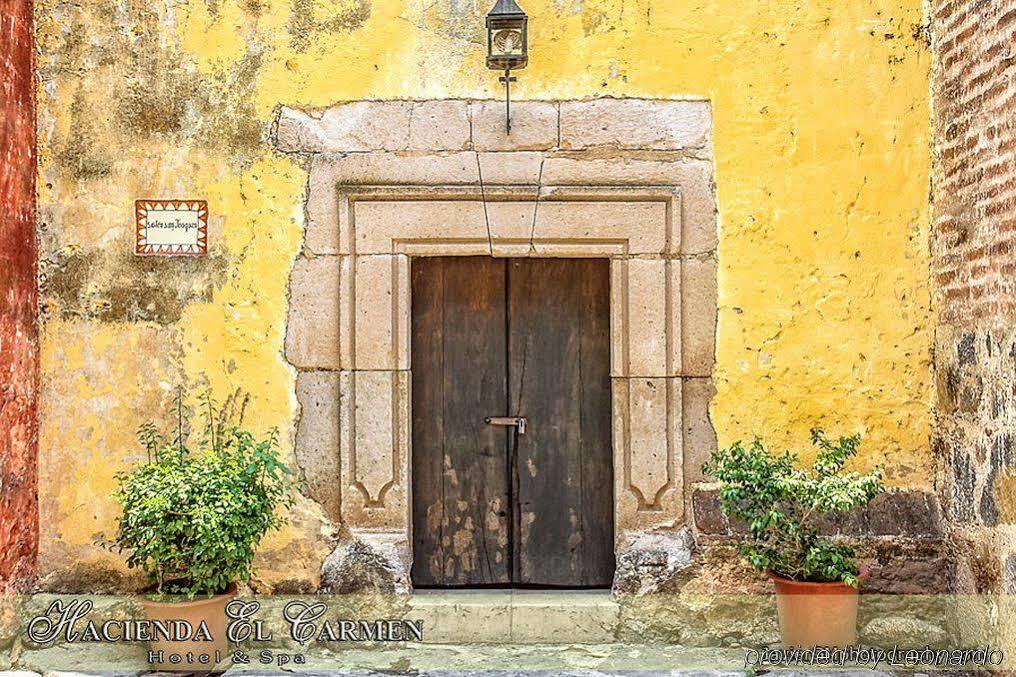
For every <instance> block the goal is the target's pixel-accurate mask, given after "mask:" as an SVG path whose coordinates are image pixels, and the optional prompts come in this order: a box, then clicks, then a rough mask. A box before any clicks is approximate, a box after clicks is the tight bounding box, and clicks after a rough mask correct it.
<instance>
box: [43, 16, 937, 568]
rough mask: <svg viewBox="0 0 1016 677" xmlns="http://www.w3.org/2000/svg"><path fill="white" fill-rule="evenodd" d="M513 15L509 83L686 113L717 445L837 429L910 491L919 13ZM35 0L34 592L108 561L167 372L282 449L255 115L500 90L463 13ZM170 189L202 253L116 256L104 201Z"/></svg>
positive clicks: (295, 244) (288, 541) (283, 233)
mask: <svg viewBox="0 0 1016 677" xmlns="http://www.w3.org/2000/svg"><path fill="white" fill-rule="evenodd" d="M524 4H525V5H526V7H525V8H526V10H527V11H528V12H529V14H530V17H531V23H530V26H531V29H532V35H531V59H530V66H529V67H528V68H527V69H526V70H525V71H523V72H521V73H520V74H519V82H518V85H517V88H516V92H517V94H518V96H519V97H523V98H534V99H572V98H583V97H594V96H605V95H608V96H609V95H612V96H634V97H666V98H670V97H680V96H692V97H707V98H709V99H710V100H711V103H712V108H713V110H714V115H715V119H714V130H715V136H714V146H715V155H716V162H717V177H718V195H719V204H720V220H721V233H720V246H719V260H720V269H719V305H720V308H719V313H720V321H719V345H718V356H717V357H718V368H717V371H716V374H715V383H716V389H717V395H716V398H715V400H714V405H713V408H712V412H711V414H712V418H713V422H714V424H715V427H716V430H717V432H718V434H719V438H720V443H721V444H726V443H729V442H731V441H732V440H734V439H736V438H739V437H744V436H750V435H752V434H755V433H758V434H761V435H764V436H765V437H766V438H767V439H768V440H770V441H771V442H772V443H773V444H774V445H775V446H781V445H791V444H792V445H794V446H796V447H798V448H803V447H805V446H807V445H806V440H807V429H808V428H809V427H810V426H812V425H814V424H816V423H820V424H822V425H824V426H825V427H826V428H827V429H828V430H830V431H831V432H841V431H842V432H854V431H859V432H863V433H864V434H865V442H864V445H863V453H864V456H863V458H862V459H861V461H860V463H859V465H860V466H862V467H870V466H871V465H873V464H875V463H884V464H885V465H886V466H887V471H888V475H889V477H890V480H891V481H892V483H894V484H897V485H902V486H918V487H923V488H927V487H930V486H931V484H932V482H933V463H932V456H931V453H930V450H929V448H928V438H929V433H930V425H931V404H932V399H933V390H932V378H931V371H930V354H931V342H932V339H931V328H930V327H931V320H930V297H929V284H928V280H927V270H928V247H927V236H928V205H927V202H928V200H927V197H928V175H929V167H930V155H929V134H930V129H929V110H928V103H927V92H928V71H929V52H928V46H927V44H926V41H925V39H924V38H923V37H922V32H923V26H924V16H923V12H922V3H921V2H918V1H917V0H859V1H857V2H849V3H844V2H840V1H834V0H823V1H821V2H804V1H803V0H795V1H794V2H786V3H758V2H755V1H749V0H722V1H720V2H716V1H709V2H707V1H705V0H698V1H693V2H678V3H675V2H672V1H670V0H602V1H600V2H589V1H583V2H579V1H578V0H575V1H571V0H569V1H568V2H561V0H530V2H529V3H524ZM36 6H37V10H36V16H37V21H38V31H37V35H38V41H39V46H40V54H41V60H40V65H39V66H40V84H39V91H38V98H39V102H40V110H39V144H40V158H41V165H40V172H39V193H40V211H39V226H38V233H39V238H40V241H41V243H42V255H41V259H42V260H43V262H44V272H45V275H44V279H43V284H44V295H43V299H42V301H43V305H44V307H45V309H46V315H45V316H44V323H43V327H42V337H41V342H42V358H41V359H42V367H41V370H42V384H43V386H42V387H43V390H42V400H41V406H42V411H43V417H42V421H43V425H42V429H41V431H40V473H41V478H40V483H41V484H40V496H41V497H42V506H41V514H42V523H43V525H44V528H43V533H42V535H41V541H40V548H41V552H40V557H41V560H40V561H41V568H42V573H43V575H44V576H47V577H49V580H51V581H57V580H58V579H61V580H64V581H65V582H66V581H67V580H68V579H67V577H66V575H65V574H66V572H67V571H68V568H69V567H71V566H76V567H78V569H79V570H80V567H82V566H87V563H88V562H93V561H94V562H96V563H97V564H96V566H97V567H99V569H101V570H102V571H103V572H104V574H103V575H104V576H105V577H106V580H109V579H110V578H111V574H109V571H108V570H109V569H110V568H111V567H112V570H114V571H119V569H116V566H117V564H116V561H115V558H112V556H110V555H105V554H101V551H100V550H98V549H97V548H96V547H95V546H94V544H93V542H94V539H95V538H96V537H97V536H98V535H101V534H102V533H103V532H104V530H108V529H109V527H110V525H111V523H112V518H113V515H114V506H113V505H112V502H111V499H110V498H109V495H110V491H111V489H112V481H113V480H112V477H113V473H114V472H115V470H116V469H118V468H121V467H124V465H125V464H127V463H129V462H130V461H131V460H132V459H134V458H135V457H136V453H137V450H136V448H135V446H134V445H133V441H132V431H133V430H134V429H135V428H136V427H137V425H138V424H139V423H140V422H141V421H142V420H143V419H144V418H145V417H147V416H150V415H152V413H153V412H158V411H160V408H162V407H164V406H165V404H166V403H167V402H168V399H169V393H170V392H171V389H172V387H173V386H175V385H176V384H177V383H179V382H186V383H192V384H193V383H199V382H205V381H207V382H208V383H210V384H211V385H212V386H213V388H215V389H216V390H217V391H219V392H231V391H232V390H233V389H235V388H236V387H241V388H243V389H245V390H248V391H250V393H251V394H252V396H253V399H254V409H253V410H252V417H251V418H250V420H251V421H254V422H255V424H256V425H258V426H260V427H263V428H268V427H271V426H279V427H280V428H281V430H282V431H283V432H284V437H287V439H288V438H291V436H292V434H293V422H294V419H295V417H296V414H297V403H296V399H295V395H294V392H295V391H294V375H293V373H292V371H291V369H290V368H289V367H288V366H287V364H286V362H285V360H284V359H283V358H282V355H281V350H282V343H283V336H284V333H285V327H284V321H285V317H286V305H287V301H286V281H287V280H288V278H289V271H290V268H291V267H292V263H293V260H294V258H295V256H296V254H297V251H298V249H299V246H300V242H301V238H302V228H303V213H302V210H301V206H300V205H302V203H303V199H304V197H303V196H304V191H305V181H306V168H305V167H304V166H302V165H301V163H300V161H299V160H298V159H297V160H294V159H291V158H288V157H283V156H281V155H279V154H276V153H275V152H273V151H272V150H270V148H269V145H268V143H267V138H268V133H269V128H270V125H271V121H272V119H273V116H274V111H275V110H276V108H277V106H279V105H282V104H284V105H290V106H296V107H300V108H313V107H324V106H328V105H331V104H333V103H335V102H336V101H345V100H358V99H367V98H374V99H391V98H407V99H408V98H413V99H422V98H488V97H500V96H501V90H500V85H499V84H498V82H497V80H496V74H492V73H490V72H489V71H487V70H486V68H485V67H484V62H483V55H484V42H483V29H482V16H483V14H484V13H485V12H486V11H487V10H488V9H489V7H487V6H486V3H484V2H480V1H479V0H455V1H454V2H439V3H430V2H423V1H422V0H336V1H335V2H323V1H320V0H185V1H183V2H179V3H170V4H152V3H149V2H145V1H144V0H123V1H122V2H116V3H114V2H112V0H82V1H81V2H78V3H73V4H68V3H62V2H56V1H55V0H40V1H39V2H38V3H37V5H36ZM181 195H186V196H193V197H195V198H201V199H206V200H208V201H209V205H210V211H211V214H212V216H211V221H210V224H209V228H210V241H211V248H210V251H209V256H208V258H207V259H205V260H203V261H202V262H197V263H185V264H179V265H170V264H168V263H166V264H165V265H163V264H162V263H159V264H146V263H140V262H137V261H134V260H132V259H130V257H129V256H127V252H129V251H130V248H131V246H132V238H133V232H132V227H131V209H132V207H131V205H132V204H133V200H135V199H137V198H153V197H173V196H181ZM147 266H152V267H147ZM131 289H135V290H137V292H138V293H137V297H138V298H137V299H134V298H132V297H131V295H130V290H131ZM145 299H147V301H146V300H145ZM68 477H73V478H75V481H74V482H70V483H68V482H66V478H68ZM297 510H298V515H299V517H298V519H297V520H296V521H295V522H294V524H293V525H291V526H290V527H289V528H287V529H286V530H285V531H283V532H282V533H280V534H278V535H276V536H274V537H273V538H272V540H271V541H270V542H269V543H267V544H266V547H265V549H264V550H265V552H264V555H263V563H264V567H263V572H262V580H263V581H264V585H266V586H269V587H270V586H271V585H272V581H289V583H286V585H290V584H292V585H295V584H293V583H292V580H293V579H294V577H295V578H299V577H300V575H301V574H300V573H299V572H301V571H304V570H306V572H308V573H307V576H316V575H317V574H318V572H319V569H320V560H319V559H317V558H319V557H323V555H322V552H327V549H328V542H329V539H330V538H332V537H333V536H332V535H328V534H334V529H335V525H334V524H333V523H332V522H330V521H329V520H328V518H327V517H326V516H325V514H324V512H323V511H322V510H321V508H320V507H319V506H317V504H314V503H313V502H311V501H309V500H307V501H306V503H302V504H301V505H300V506H298V508H297ZM82 563H84V564H82ZM294 572H295V573H294ZM71 578H73V577H71ZM125 580H126V579H125ZM54 585H56V583H54ZM297 587H299V586H297Z"/></svg>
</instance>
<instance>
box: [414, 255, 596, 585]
mask: <svg viewBox="0 0 1016 677" xmlns="http://www.w3.org/2000/svg"><path fill="white" fill-rule="evenodd" d="M608 285H609V276H608V262H607V261H605V260H596V259H590V260H562V259H513V260H504V259H491V258H472V257H468V258H465V257H454V258H423V259H416V260H414V262H413V325H412V351H413V352H412V355H413V545H414V558H413V581H414V583H415V584H416V585H417V586H481V585H495V586H504V585H512V584H514V585H531V586H555V587H594V586H608V585H610V581H611V578H612V577H613V572H614V555H613V531H614V525H613V493H612V492H613V470H612V463H611V443H610V442H611V440H610V377H609V362H610V358H609V310H608V304H609V288H608ZM515 415H518V416H525V417H526V418H527V421H528V425H527V427H526V432H525V434H522V435H519V434H517V432H516V431H515V429H513V428H503V427H495V426H490V425H487V424H485V423H484V419H485V418H486V417H487V416H515Z"/></svg>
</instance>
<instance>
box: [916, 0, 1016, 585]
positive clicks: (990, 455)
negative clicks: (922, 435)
mask: <svg viewBox="0 0 1016 677" xmlns="http://www.w3.org/2000/svg"><path fill="white" fill-rule="evenodd" d="M931 13H932V34H933V40H934V56H935V69H934V75H933V90H934V93H933V103H934V110H935V170H934V187H933V203H934V206H933V211H934V214H935V217H934V229H933V249H932V251H933V255H934V256H933V274H934V277H935V282H936V299H937V301H938V308H939V324H938V328H937V330H936V347H935V368H936V379H937V386H938V404H937V427H936V434H935V440H934V445H935V449H936V452H937V455H938V458H939V459H940V460H941V462H942V467H943V477H942V479H943V482H942V486H941V489H942V491H941V495H942V499H943V505H944V507H945V510H946V513H947V516H948V518H949V520H950V522H951V523H952V524H953V525H954V538H955V541H956V543H957V548H958V550H959V551H960V552H963V551H964V548H965V549H966V552H967V554H968V555H969V556H967V557H961V558H960V561H959V563H958V566H959V569H958V574H957V581H958V588H959V591H961V592H966V591H969V592H973V591H977V592H987V591H997V590H1000V589H1006V588H1008V587H1011V586H1013V585H1014V584H1016V581H1013V580H1010V579H1013V578H1014V577H1016V566H1011V564H1012V563H1013V562H1014V561H1016V559H1014V558H1016V554H1014V553H1016V544H1013V543H1012V542H1011V541H1013V538H1012V537H1011V534H1012V533H1013V528H1012V527H1011V526H1009V525H1014V524H1016V494H1014V491H1013V489H1014V488H1016V484H1014V478H1016V451H1014V447H1013V440H1014V430H1016V293H1014V292H1016V2H1013V0H978V1H976V2H975V1H971V0H933V2H932V4H931ZM984 553H990V555H989V556H984ZM1005 572H1009V573H1005Z"/></svg>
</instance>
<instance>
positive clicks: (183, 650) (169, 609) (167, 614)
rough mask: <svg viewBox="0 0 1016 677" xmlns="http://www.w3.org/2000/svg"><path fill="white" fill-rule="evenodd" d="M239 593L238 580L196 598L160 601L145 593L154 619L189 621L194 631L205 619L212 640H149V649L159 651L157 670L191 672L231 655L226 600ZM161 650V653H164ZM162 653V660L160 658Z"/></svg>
mask: <svg viewBox="0 0 1016 677" xmlns="http://www.w3.org/2000/svg"><path fill="white" fill-rule="evenodd" d="M235 595H236V584H231V585H230V586H229V590H228V591H226V592H225V593H223V594H221V595H215V596H213V597H206V598H200V597H199V598H195V599H192V600H187V599H183V600H182V601H164V602H156V601H153V600H150V599H146V598H144V597H142V598H141V600H140V601H141V606H143V607H144V609H145V613H146V614H147V615H148V620H150V621H186V622H187V623H189V624H190V626H191V628H192V632H194V631H197V629H198V627H199V625H200V624H201V622H202V621H204V624H205V627H206V628H207V629H208V634H209V635H210V636H211V640H210V641H203V640H197V641H195V640H173V639H166V638H164V637H159V638H157V639H154V640H152V641H151V642H149V649H150V650H151V651H152V653H153V654H155V655H156V660H155V661H154V662H152V663H151V665H152V668H153V669H154V670H171V671H176V670H182V671H187V672H202V671H209V670H211V669H212V668H213V667H215V665H216V664H217V663H219V662H221V661H223V660H225V659H226V658H227V650H228V648H229V643H228V642H227V640H226V626H227V621H228V618H227V616H226V604H227V603H228V602H229V600H231V599H232V598H233V597H234V596H235ZM160 652H161V655H160ZM160 657H161V660H158V659H159V658H160ZM177 657H178V658H177Z"/></svg>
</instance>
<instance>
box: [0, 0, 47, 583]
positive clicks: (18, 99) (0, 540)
mask: <svg viewBox="0 0 1016 677" xmlns="http://www.w3.org/2000/svg"><path fill="white" fill-rule="evenodd" d="M34 57H35V38H34V34H33V29H32V2H31V0H0V92H2V93H0V593H3V592H6V591H11V590H15V591H16V590H19V589H22V588H24V587H25V586H26V585H28V584H29V583H30V582H31V580H32V578H33V576H34V573H35V561H36V552H37V548H38V530H39V510H38V504H37V500H38V499H37V491H36V486H37V480H36V478H37V467H38V463H37V440H36V437H37V410H38V363H39V354H38V338H37V333H38V332H37V329H36V313H37V308H38V292H37V282H36V262H37V259H38V249H37V246H36V239H35V160H36V158H35V59H34Z"/></svg>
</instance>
